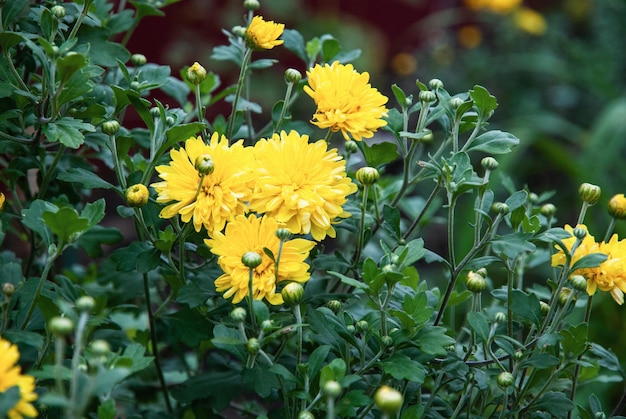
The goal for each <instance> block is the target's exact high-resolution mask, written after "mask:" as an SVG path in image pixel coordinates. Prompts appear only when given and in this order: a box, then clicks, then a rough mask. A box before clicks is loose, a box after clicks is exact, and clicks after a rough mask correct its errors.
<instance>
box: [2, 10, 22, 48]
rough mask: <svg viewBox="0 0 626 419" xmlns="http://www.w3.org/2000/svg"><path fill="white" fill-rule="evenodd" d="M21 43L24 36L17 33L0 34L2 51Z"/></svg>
mask: <svg viewBox="0 0 626 419" xmlns="http://www.w3.org/2000/svg"><path fill="white" fill-rule="evenodd" d="M3 10H4V9H3ZM3 17H4V16H3ZM22 41H24V36H23V35H22V34H21V33H19V32H9V31H6V32H0V46H2V49H4V50H8V49H9V48H11V47H13V46H15V45H17V44H19V43H20V42H22Z"/></svg>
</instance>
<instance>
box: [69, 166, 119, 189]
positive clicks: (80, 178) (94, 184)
mask: <svg viewBox="0 0 626 419" xmlns="http://www.w3.org/2000/svg"><path fill="white" fill-rule="evenodd" d="M57 179H59V180H62V181H64V182H72V183H80V184H81V186H82V187H84V188H85V189H111V188H113V187H114V186H113V185H111V184H110V183H109V182H107V181H106V180H104V179H102V178H101V177H100V176H98V175H96V174H95V173H94V172H91V171H89V170H85V169H81V168H80V167H70V168H69V169H67V170H65V171H63V172H60V173H59V175H58V176H57Z"/></svg>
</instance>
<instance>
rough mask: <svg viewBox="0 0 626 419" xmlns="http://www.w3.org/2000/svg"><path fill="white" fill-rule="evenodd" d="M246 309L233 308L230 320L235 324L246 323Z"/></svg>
mask: <svg viewBox="0 0 626 419" xmlns="http://www.w3.org/2000/svg"><path fill="white" fill-rule="evenodd" d="M246 315H247V312H246V309H245V308H243V307H235V308H233V310H232V311H231V312H230V318H231V319H233V320H234V321H236V322H237V323H241V322H244V321H246Z"/></svg>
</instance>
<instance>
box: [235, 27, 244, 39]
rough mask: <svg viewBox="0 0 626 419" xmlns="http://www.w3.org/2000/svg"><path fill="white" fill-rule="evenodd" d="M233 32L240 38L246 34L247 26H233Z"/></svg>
mask: <svg viewBox="0 0 626 419" xmlns="http://www.w3.org/2000/svg"><path fill="white" fill-rule="evenodd" d="M232 32H233V33H234V34H235V35H237V36H238V37H240V38H243V37H245V36H246V28H245V27H244V26H239V25H237V26H233V29H232Z"/></svg>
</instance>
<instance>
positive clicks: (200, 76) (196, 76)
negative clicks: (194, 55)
mask: <svg viewBox="0 0 626 419" xmlns="http://www.w3.org/2000/svg"><path fill="white" fill-rule="evenodd" d="M205 79H206V69H205V68H204V67H202V66H201V65H200V64H199V63H198V62H195V63H193V64H192V65H191V66H190V67H189V68H188V69H187V81H188V82H189V83H191V84H200V83H202V82H203V81H204V80H205Z"/></svg>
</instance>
